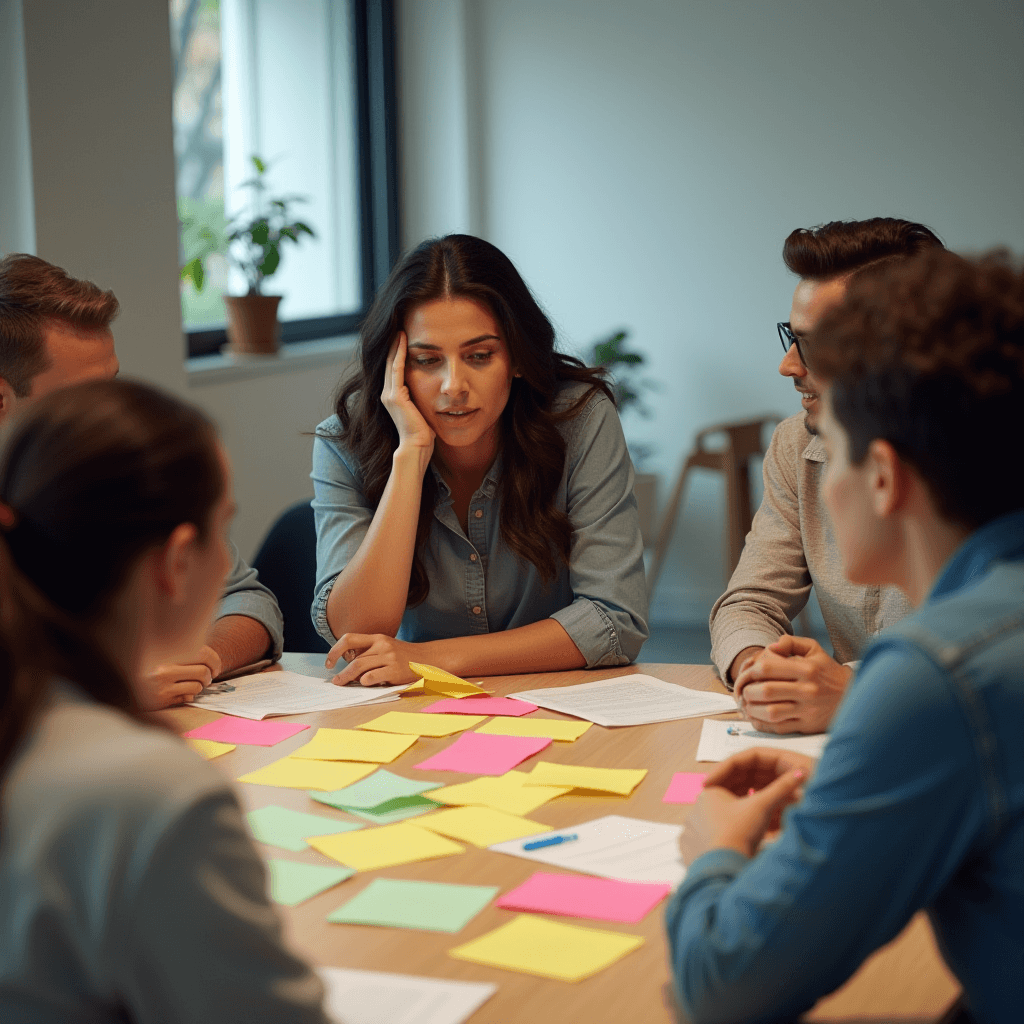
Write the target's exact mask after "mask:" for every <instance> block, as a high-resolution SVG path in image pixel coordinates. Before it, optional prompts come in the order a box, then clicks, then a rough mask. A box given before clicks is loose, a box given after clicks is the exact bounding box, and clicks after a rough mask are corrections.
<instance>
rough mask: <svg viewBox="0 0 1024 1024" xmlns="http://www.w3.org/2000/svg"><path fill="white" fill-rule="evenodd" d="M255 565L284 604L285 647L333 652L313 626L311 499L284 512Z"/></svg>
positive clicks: (313, 560)
mask: <svg viewBox="0 0 1024 1024" xmlns="http://www.w3.org/2000/svg"><path fill="white" fill-rule="evenodd" d="M252 564H253V568H254V569H256V571H257V572H258V573H259V574H260V581H261V582H262V583H263V584H264V585H265V586H267V587H269V588H270V589H271V590H272V591H273V592H274V596H275V597H276V598H277V603H278V604H279V605H280V606H281V612H282V614H283V615H284V649H285V650H286V651H298V652H300V653H304V654H312V653H318V652H321V651H323V652H327V651H329V650H330V649H331V646H330V644H328V643H327V641H326V640H324V639H323V637H321V636H320V635H319V634H318V633H317V631H316V630H315V629H314V628H313V622H312V620H311V619H310V617H309V606H310V605H311V604H312V603H313V588H314V587H315V586H316V527H315V526H314V525H313V509H312V508H311V507H310V504H309V502H308V501H300V502H299V503H298V504H297V505H292V507H291V508H289V509H286V510H285V511H284V512H282V513H281V515H280V516H279V517H278V520H277V522H276V523H274V525H273V526H272V527H271V528H270V532H269V533H268V534H267V536H266V538H265V539H264V541H263V543H262V544H261V545H260V549H259V551H258V552H257V554H256V558H255V559H254V560H253V563H252Z"/></svg>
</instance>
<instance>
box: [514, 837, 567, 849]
mask: <svg viewBox="0 0 1024 1024" xmlns="http://www.w3.org/2000/svg"><path fill="white" fill-rule="evenodd" d="M574 839H579V836H578V835H571V836H549V837H548V838H547V839H537V840H535V841H534V842H532V843H523V849H524V850H543V849H544V847H545V846H558V845H559V844H560V843H571V842H572V841H573V840H574Z"/></svg>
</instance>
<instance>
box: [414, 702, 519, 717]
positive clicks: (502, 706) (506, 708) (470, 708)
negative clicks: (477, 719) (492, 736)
mask: <svg viewBox="0 0 1024 1024" xmlns="http://www.w3.org/2000/svg"><path fill="white" fill-rule="evenodd" d="M423 710H424V711H429V712H431V713H432V714H438V715H503V716H504V717H506V718H519V717H521V716H522V715H528V714H530V712H531V711H536V710H537V705H536V704H531V703H530V702H529V701H525V700H510V699H509V698H508V697H449V698H448V699H447V700H439V701H438V702H437V703H436V704H431V705H430V707H429V708H424V709H423Z"/></svg>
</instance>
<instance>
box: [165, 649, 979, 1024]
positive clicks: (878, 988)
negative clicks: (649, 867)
mask: <svg viewBox="0 0 1024 1024" xmlns="http://www.w3.org/2000/svg"><path fill="white" fill-rule="evenodd" d="M309 657H311V656H305V655H291V656H289V655H286V656H285V658H286V665H287V666H288V667H292V668H295V669H296V670H297V671H304V670H305V671H309V668H307V667H306V666H312V665H313V664H315V662H312V661H308V660H307V661H306V662H305V663H303V661H302V659H303V658H307V659H308V658H309ZM289 659H290V660H289ZM319 664H321V665H322V659H321V661H320V662H319ZM629 672H644V673H647V674H648V675H652V676H657V677H658V678H660V679H665V680H668V681H670V682H674V683H681V684H683V685H685V686H689V687H693V688H694V689H701V690H721V689H722V687H721V683H719V681H718V680H717V679H716V678H715V677H714V675H713V673H712V671H711V669H710V667H709V666H706V665H638V666H631V667H630V668H629V669H621V668H619V669H607V670H603V671H576V672H558V673H550V674H541V675H535V676H518V677H514V676H508V677H495V678H490V679H487V680H485V681H484V686H485V688H486V689H487V690H489V691H492V692H493V693H494V694H495V695H499V696H500V695H504V694H509V693H514V692H516V691H519V690H527V689H535V688H537V687H540V686H544V685H551V686H569V685H572V684H574V683H580V682H588V681H592V680H595V679H606V678H609V677H612V676H617V675H624V674H627V673H629ZM311 674H312V673H311ZM317 674H323V671H322V670H321V671H320V672H319V673H317ZM437 699H439V698H438V697H436V696H433V695H432V696H427V697H403V698H401V700H400V701H396V702H392V703H387V704H384V705H379V706H377V707H373V706H371V707H362V708H351V709H347V710H340V711H326V712H319V713H315V714H310V715H296V716H291V717H289V719H288V720H289V721H296V722H305V723H308V724H309V725H311V726H312V727H313V730H314V731H315V729H316V728H317V727H319V726H332V727H335V728H338V727H345V728H351V727H353V726H356V725H359V724H360V723H362V722H368V721H369V720H370V719H372V718H376V717H377V716H379V715H381V714H384V713H385V712H387V711H395V710H402V711H418V710H420V709H422V708H423V707H425V706H427V705H428V704H430V703H432V702H433V701H435V700H437ZM163 715H164V716H165V717H166V719H167V720H169V721H171V722H172V723H173V725H174V727H175V728H176V729H178V730H179V731H181V732H184V731H187V730H189V729H192V728H195V727H196V726H198V725H201V724H203V723H204V722H207V721H210V720H212V719H215V718H218V717H220V716H219V715H218V714H216V713H214V712H211V711H205V710H201V709H199V708H182V709H178V710H174V711H168V712H164V713H163ZM532 717H534V718H536V717H546V718H556V719H565V718H566V716H564V715H559V714H557V713H556V712H550V711H546V710H544V709H543V708H541V709H540V710H539V711H536V712H534V714H533V716H532ZM719 717H729V716H719ZM701 721H702V720H701V719H699V718H693V719H683V720H681V721H675V722H663V723H660V724H657V725H644V726H632V727H629V728H619V729H606V728H603V727H601V726H599V725H594V726H592V727H591V728H590V729H589V730H588V731H587V732H586V733H585V734H584V735H583V736H582V737H581V738H580V739H578V740H576V741H575V742H574V743H560V742H555V743H553V744H552V745H551V746H549V747H548V748H547V749H546V750H543V751H542V752H541V753H540V754H538V755H535V756H534V757H533V758H530V759H528V760H527V761H526V762H525V763H524V764H523V765H522V766H521V767H520V770H527V771H528V770H529V769H530V767H531V766H532V764H534V763H535V762H536V761H537V760H548V761H558V762H562V763H564V764H586V765H595V766H602V767H612V768H646V769H647V770H648V774H647V776H646V778H645V779H644V780H643V782H642V783H641V784H640V785H639V786H638V787H637V789H636V790H634V792H633V794H632V795H631V796H629V797H617V796H582V795H581V796H575V795H568V796H563V797H559V798H558V799H556V800H553V801H551V802H550V803H547V804H545V805H544V806H542V807H540V808H538V809H537V810H536V811H533V812H532V813H531V814H530V815H529V817H530V818H532V819H534V820H536V821H540V822H543V823H545V824H547V825H552V826H554V827H555V828H565V827H568V826H572V825H578V824H581V823H583V822H585V821H589V820H591V819H593V818H598V817H601V816H603V815H605V814H623V815H627V816H629V817H634V818H646V819H649V820H651V821H663V822H670V823H678V822H680V821H683V820H685V816H686V813H687V810H688V807H687V806H685V805H679V804H664V803H662V802H661V798H662V796H663V795H664V793H665V790H666V789H667V787H668V784H669V782H670V781H671V779H672V775H673V773H674V772H679V771H707V770H708V765H706V764H705V765H700V764H698V763H697V762H696V761H695V760H694V757H695V755H696V751H697V742H698V738H699V736H700V730H701ZM311 735H312V732H311V731H303V732H302V733H300V734H299V735H297V736H294V737H292V738H290V739H288V740H285V741H284V742H282V743H279V744H277V745H276V746H274V747H253V746H239V747H237V748H236V749H235V750H234V751H232V752H231V753H229V754H225V755H223V756H221V757H218V758H216V759H215V760H214V761H212V762H211V764H213V765H214V766H215V767H217V768H218V769H219V770H221V771H223V772H225V773H226V774H228V775H229V776H230V777H231V778H232V779H237V778H238V776H240V775H242V774H244V773H245V772H248V771H252V770H253V769H255V768H258V767H261V766H263V765H265V764H269V763H270V762H271V761H275V760H277V759H278V758H280V757H284V756H285V755H286V754H289V753H291V751H293V750H295V749H296V748H297V747H299V746H301V745H302V744H304V743H306V742H307V741H308V740H309V738H310V736H311ZM453 740H454V737H445V738H442V739H431V738H429V737H423V738H421V739H419V740H418V741H417V743H416V744H415V745H414V746H413V747H412V748H411V749H410V750H408V751H406V753H405V754H403V755H402V756H401V757H400V758H398V759H397V760H396V761H394V762H393V763H391V764H388V765H385V766H384V767H386V768H387V769H388V770H390V771H394V772H397V773H398V774H400V775H405V776H408V777H410V778H415V779H430V780H434V781H437V782H440V783H442V784H444V785H452V784H454V783H456V782H465V781H468V779H469V778H470V776H466V775H462V774H457V773H454V772H423V771H417V770H416V769H415V768H413V765H414V764H417V763H419V762H420V761H423V760H424V759H425V758H427V757H429V756H430V755H432V754H434V753H436V752H437V751H439V750H442V749H444V748H445V747H447V746H448V745H449V744H450V743H452V742H453ZM235 788H236V790H237V792H238V794H239V798H240V800H241V802H242V804H243V806H244V807H245V808H246V809H247V810H249V809H253V808H256V807H262V806H265V805H267V804H276V805H279V806H284V807H290V808H294V809H296V810H302V811H306V812H308V813H313V814H319V815H322V816H324V817H337V818H339V819H342V820H349V821H363V819H359V818H353V817H351V816H350V815H347V814H344V813H343V812H341V811H336V810H334V809H333V808H331V807H328V806H326V805H324V804H320V803H317V802H315V801H313V800H312V799H311V798H310V797H309V796H308V795H307V794H306V792H305V791H303V790H298V789H282V788H277V787H270V786H255V785H249V784H245V783H238V784H237V785H236V787H235ZM409 820H410V821H416V820H417V819H415V818H412V819H409ZM364 823H365V822H364ZM371 827H372V826H371ZM463 845H465V846H466V852H465V853H464V854H461V855H458V856H454V857H445V858H442V859H439V860H431V861H422V862H420V863H416V864H406V865H401V866H398V867H391V868H386V869H382V870H381V871H368V872H360V873H358V874H356V875H354V876H353V877H352V878H351V879H349V880H348V881H346V882H343V883H342V884H341V885H340V886H336V887H334V888H333V889H329V890H327V892H325V893H321V894H320V895H319V896H315V897H313V898H312V899H310V900H307V901H306V902H305V903H302V904H300V905H299V906H297V907H293V908H289V907H281V908H280V910H281V912H282V914H283V916H284V919H285V922H286V924H285V927H286V932H287V937H288V941H289V943H290V944H291V945H292V946H293V948H295V949H297V950H299V951H300V952H301V953H302V954H304V955H305V956H306V957H307V958H308V959H309V960H311V961H312V962H314V963H318V964H322V965H328V966H336V967H353V968H364V969H371V970H382V971H394V972H397V973H403V974H415V975H423V976H429V977H444V978H453V979H464V980H467V981H489V982H494V983H496V984H497V985H498V991H497V992H496V993H495V994H494V996H492V997H491V999H490V1000H488V1002H487V1003H485V1004H484V1006H483V1007H481V1009H480V1010H478V1011H477V1013H475V1014H474V1015H473V1018H472V1021H473V1024H508V1022H510V1021H531V1022H533V1021H538V1022H543V1021H558V1022H565V1021H571V1020H586V1021H588V1022H593V1024H598V1022H604V1021H608V1022H616V1024H618V1022H621V1021H643V1022H645V1024H662V1022H665V1024H669V1022H673V1021H676V1020H677V1019H678V1017H677V1010H676V1009H675V1004H674V1000H673V998H672V995H671V987H670V985H669V971H668V963H667V953H666V944H665V938H664V925H663V906H664V904H661V905H659V907H658V908H656V909H655V910H653V911H652V912H651V913H650V914H648V915H647V917H646V918H645V919H644V920H643V921H642V922H640V923H639V924H635V925H627V924H614V923H610V922H606V921H594V922H592V921H584V920H576V919H568V918H567V919H564V920H566V921H568V922H569V923H575V924H581V925H590V926H593V927H597V928H604V929H610V930H613V931H622V932H628V933H629V934H632V935H642V936H643V937H644V940H645V942H644V945H643V946H641V947H640V948H639V949H638V950H636V951H635V952H633V953H630V954H629V955H628V956H626V957H625V958H624V959H622V960H620V961H618V962H617V963H615V964H613V965H612V966H611V967H609V968H608V969H607V970H604V971H602V972H600V973H599V974H597V975H596V976H595V977H593V978H590V979H589V980H587V981H583V982H579V983H577V984H568V983H565V982H560V981H549V980H546V979H542V978H535V977H532V976H529V975H525V974H517V973H514V972H511V971H504V970H499V969H497V968H491V967H484V966H481V965H477V964H471V963H466V962H463V961H460V960H455V959H453V958H451V957H449V956H448V955H447V952H448V950H449V949H451V948H453V947H455V946H459V945H462V944H463V943H465V942H468V941H470V940H471V939H475V938H477V937H478V936H480V935H483V934H484V933H485V932H489V931H491V930H492V929H493V928H496V927H497V926H498V925H500V924H504V923H505V922H506V921H508V920H510V919H511V915H512V912H511V911H507V910H498V909H496V908H494V907H493V906H488V907H487V908H485V909H484V910H483V912H482V913H480V914H479V915H478V916H477V917H475V918H474V919H473V920H472V921H470V923H469V924H468V925H466V927H465V928H464V929H463V930H462V931H461V932H459V933H458V934H456V935H449V934H446V933H439V932H436V933H435V932H421V931H410V930H406V929H398V928H376V927H367V926H359V925H342V924H328V922H327V921H326V920H325V918H326V916H327V914H328V913H329V912H330V911H332V910H334V909H335V908H336V907H338V906H340V905H341V904H343V903H345V902H347V901H348V900H349V899H351V898H352V897H353V896H355V895H356V893H357V892H359V891H360V890H361V889H362V888H363V887H364V886H365V885H367V884H368V883H369V882H370V880H371V879H372V878H375V877H377V876H378V875H382V876H384V877H387V878H401V879H421V880H427V881H438V882H461V883H465V884H469V885H494V886H500V888H501V890H502V892H507V891H508V890H509V889H511V888H513V887H515V886H517V885H519V884H520V883H522V882H524V881H525V880H526V879H527V878H528V877H529V876H530V875H531V874H533V872H534V871H537V870H544V871H552V872H559V871H561V869H559V868H554V867H548V866H546V865H542V864H537V863H535V862H532V861H528V860H521V859H519V858H517V857H509V856H503V855H501V854H495V853H491V852H489V851H488V850H480V849H477V848H475V847H473V846H471V845H468V844H463ZM259 848H260V851H261V853H262V854H263V855H264V856H265V857H266V858H268V859H270V858H284V859H291V860H296V861H303V862H306V863H310V864H314V863H315V864H334V863H335V862H334V861H331V860H330V859H329V858H327V857H324V856H322V855H321V854H319V853H317V852H316V851H315V850H312V849H308V850H305V851H303V852H302V853H290V852H288V851H284V850H280V849H278V848H276V847H270V846H260V847H259ZM567 873H569V872H567ZM958 992H959V985H958V984H957V982H956V980H955V979H954V978H953V976H952V975H951V974H950V973H949V971H948V970H947V968H946V966H945V964H944V963H943V962H942V960H941V958H940V956H939V954H938V951H937V950H936V948H935V943H934V940H933V938H932V933H931V929H930V928H929V926H928V924H927V922H926V920H925V919H924V918H923V916H921V915H919V916H918V917H917V918H915V919H914V920H913V921H912V922H911V923H910V924H909V925H908V926H907V928H906V929H905V930H904V932H903V933H902V934H901V935H900V936H898V937H897V938H896V939H895V940H894V941H893V942H892V943H890V944H889V945H888V946H886V947H885V948H883V949H881V950H879V951H878V952H877V953H876V954H874V956H872V957H871V958H869V959H868V960H867V961H865V963H864V964H863V965H862V966H861V968H860V970H859V971H858V972H857V973H856V974H855V975H854V976H853V977H852V978H851V979H850V980H849V981H848V982H847V983H846V985H844V986H843V987H842V988H840V989H838V990H837V991H836V992H834V993H833V994H832V995H830V996H828V997H826V998H825V999H822V1000H821V1001H820V1002H819V1003H818V1004H817V1005H816V1006H815V1007H814V1008H813V1009H812V1010H811V1011H810V1012H809V1013H808V1014H807V1015H806V1016H805V1018H804V1020H807V1021H839V1020H843V1021H850V1020H851V1019H856V1020H857V1021H858V1022H859V1024H862V1022H867V1021H871V1022H873V1024H874V1022H882V1021H896V1020H900V1021H903V1022H904V1024H907V1021H908V1018H909V1019H912V1020H913V1021H914V1024H926V1022H931V1021H936V1020H938V1019H939V1018H940V1017H941V1016H942V1015H943V1013H944V1012H945V1011H946V1009H947V1008H948V1007H949V1005H950V1004H951V1003H952V1002H953V1000H954V999H955V997H956V995H957V993H958Z"/></svg>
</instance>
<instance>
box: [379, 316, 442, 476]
mask: <svg viewBox="0 0 1024 1024" xmlns="http://www.w3.org/2000/svg"><path fill="white" fill-rule="evenodd" d="M408 351H409V341H408V339H407V337H406V334H405V331H399V332H398V337H397V338H396V339H395V342H394V344H393V345H392V346H391V350H390V351H389V352H388V361H387V363H386V364H385V368H384V390H383V391H382V392H381V396H380V400H381V401H382V402H383V403H384V408H385V409H387V411H388V415H390V417H391V418H392V419H393V420H394V421H395V426H396V427H397V428H398V447H399V448H422V449H425V450H426V456H427V459H426V461H429V459H430V455H431V453H432V452H433V451H434V436H435V435H434V432H433V430H431V429H430V425H429V424H428V423H427V421H426V420H425V419H424V418H423V414H422V413H421V412H420V411H419V409H417V408H416V404H415V403H414V402H413V400H412V395H410V394H409V388H408V387H407V386H406V383H405V361H406V356H407V355H408ZM424 468H425V466H424Z"/></svg>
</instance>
